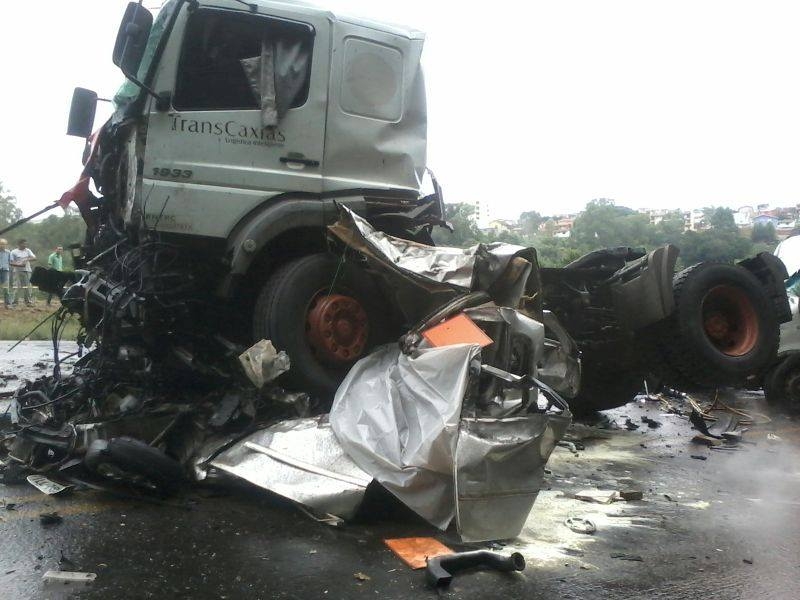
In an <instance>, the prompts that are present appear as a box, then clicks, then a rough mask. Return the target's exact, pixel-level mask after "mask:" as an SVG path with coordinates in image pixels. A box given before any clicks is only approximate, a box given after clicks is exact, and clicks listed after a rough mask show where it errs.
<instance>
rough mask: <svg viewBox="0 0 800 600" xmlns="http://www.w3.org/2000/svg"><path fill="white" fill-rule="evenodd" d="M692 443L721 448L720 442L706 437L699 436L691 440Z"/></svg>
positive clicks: (717, 439)
mask: <svg viewBox="0 0 800 600" xmlns="http://www.w3.org/2000/svg"><path fill="white" fill-rule="evenodd" d="M692 443H694V444H703V445H706V446H721V445H722V440H721V439H719V438H715V437H711V436H708V435H704V434H699V435H696V436H694V437H693V438H692Z"/></svg>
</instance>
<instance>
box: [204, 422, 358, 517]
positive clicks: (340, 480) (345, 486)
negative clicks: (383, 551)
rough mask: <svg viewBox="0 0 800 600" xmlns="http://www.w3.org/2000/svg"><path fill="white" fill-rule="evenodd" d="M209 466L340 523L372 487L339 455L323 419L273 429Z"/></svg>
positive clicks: (235, 447) (340, 451) (339, 449)
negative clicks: (335, 518)
mask: <svg viewBox="0 0 800 600" xmlns="http://www.w3.org/2000/svg"><path fill="white" fill-rule="evenodd" d="M248 445H249V446H250V447H248ZM264 449H266V450H267V452H264ZM211 466H213V467H216V468H217V469H220V470H222V471H225V472H226V473H230V474H231V475H235V476H236V477H241V478H242V479H244V480H246V481H249V482H250V483H252V484H254V485H257V486H259V487H261V488H264V489H267V490H270V491H272V492H275V493H276V494H279V495H281V496H284V497H286V498H289V499H290V500H294V501H295V502H299V503H300V504H304V505H306V506H308V507H310V508H312V509H313V510H315V511H317V512H320V513H329V514H333V515H337V516H340V517H342V518H345V519H347V518H352V517H353V516H354V515H355V513H356V511H357V510H358V507H359V506H360V504H361V501H362V499H363V497H364V493H365V491H366V488H367V485H369V483H370V481H372V477H370V476H369V475H367V474H366V473H365V472H364V471H362V470H361V469H360V468H358V466H356V464H355V463H354V462H353V461H352V460H351V459H350V458H348V456H347V455H345V453H344V451H343V449H342V446H341V445H340V444H339V442H338V441H337V439H336V436H335V435H334V434H333V430H332V429H331V426H330V424H329V423H328V422H327V415H325V416H321V417H316V418H313V419H293V420H289V421H281V422H280V423H276V424H275V425H272V426H270V427H268V428H266V429H263V430H261V431H258V432H256V433H254V434H252V435H250V436H248V437H246V438H243V439H242V440H240V441H239V442H237V443H236V444H234V445H233V446H232V447H230V448H229V449H227V450H225V451H224V452H222V453H221V454H220V455H219V456H217V457H216V458H215V459H213V460H212V461H211Z"/></svg>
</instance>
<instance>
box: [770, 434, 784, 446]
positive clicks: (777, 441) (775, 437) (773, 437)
mask: <svg viewBox="0 0 800 600" xmlns="http://www.w3.org/2000/svg"><path fill="white" fill-rule="evenodd" d="M782 442H783V438H782V437H781V436H779V435H777V434H775V433H768V434H767V443H768V444H780V443H782Z"/></svg>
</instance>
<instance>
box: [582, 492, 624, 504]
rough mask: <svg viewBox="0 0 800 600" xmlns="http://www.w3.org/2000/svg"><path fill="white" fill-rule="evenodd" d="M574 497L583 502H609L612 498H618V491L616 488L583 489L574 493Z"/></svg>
mask: <svg viewBox="0 0 800 600" xmlns="http://www.w3.org/2000/svg"><path fill="white" fill-rule="evenodd" d="M575 498H576V499H577V500H583V501H584V502H598V503H599V504H611V503H612V502H613V501H614V500H618V499H619V492H617V491H616V490H583V491H581V492H578V493H577V494H575Z"/></svg>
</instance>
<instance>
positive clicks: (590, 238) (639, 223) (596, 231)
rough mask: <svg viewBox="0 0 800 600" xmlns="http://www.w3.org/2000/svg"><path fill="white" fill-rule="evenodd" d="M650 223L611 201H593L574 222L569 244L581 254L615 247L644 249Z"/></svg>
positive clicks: (643, 216) (647, 242) (639, 215)
mask: <svg viewBox="0 0 800 600" xmlns="http://www.w3.org/2000/svg"><path fill="white" fill-rule="evenodd" d="M650 227H651V225H650V219H649V217H648V216H647V215H643V214H640V213H637V212H636V211H635V210H633V209H630V208H626V207H624V206H616V205H615V204H614V202H613V201H611V200H606V199H603V200H592V201H591V202H589V204H587V205H586V209H585V210H584V211H583V212H582V213H581V214H580V215H579V216H578V217H577V218H576V219H575V223H574V225H573V227H572V234H571V237H570V240H572V242H573V243H572V245H573V247H575V248H576V249H578V250H580V251H581V252H589V251H591V250H595V249H597V248H611V247H615V246H646V245H649V242H650V237H651V235H650V233H651V232H650Z"/></svg>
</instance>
